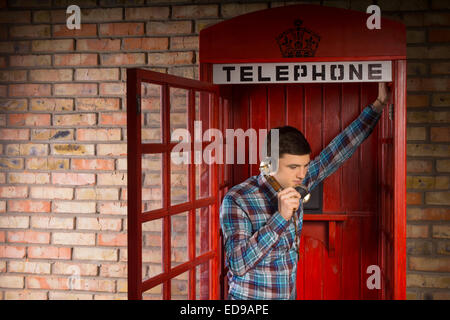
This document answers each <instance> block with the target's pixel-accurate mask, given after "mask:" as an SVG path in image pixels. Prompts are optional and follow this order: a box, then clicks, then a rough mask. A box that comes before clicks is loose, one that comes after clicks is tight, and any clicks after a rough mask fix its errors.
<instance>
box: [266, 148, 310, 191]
mask: <svg viewBox="0 0 450 320" xmlns="http://www.w3.org/2000/svg"><path fill="white" fill-rule="evenodd" d="M310 161H311V158H310V155H309V154H304V155H301V156H298V155H293V154H288V153H284V154H283V155H282V156H281V157H280V160H279V162H278V171H277V172H276V173H275V174H274V177H275V179H277V181H278V183H279V184H280V185H281V186H282V187H283V189H285V188H288V187H293V186H295V185H297V184H301V183H302V181H303V179H304V178H305V176H306V173H307V172H308V165H309V162H310Z"/></svg>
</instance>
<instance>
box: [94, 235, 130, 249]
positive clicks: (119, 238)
mask: <svg viewBox="0 0 450 320" xmlns="http://www.w3.org/2000/svg"><path fill="white" fill-rule="evenodd" d="M97 245H99V246H114V247H126V245H127V234H126V233H124V234H115V233H107V234H106V233H103V234H102V233H101V234H99V235H98V241H97Z"/></svg>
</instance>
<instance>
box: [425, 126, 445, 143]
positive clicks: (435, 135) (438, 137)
mask: <svg viewBox="0 0 450 320" xmlns="http://www.w3.org/2000/svg"><path fill="white" fill-rule="evenodd" d="M430 137H431V141H439V142H449V141H450V127H439V128H431V131H430Z"/></svg>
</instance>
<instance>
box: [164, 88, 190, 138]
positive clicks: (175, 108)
mask: <svg viewBox="0 0 450 320" xmlns="http://www.w3.org/2000/svg"><path fill="white" fill-rule="evenodd" d="M169 90H170V137H171V138H170V141H172V142H177V141H180V139H178V138H177V139H172V132H173V131H174V130H175V129H180V128H182V129H185V130H187V129H188V101H189V90H186V89H179V88H172V87H171V88H170V89H169Z"/></svg>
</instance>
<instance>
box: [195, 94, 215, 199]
mask: <svg viewBox="0 0 450 320" xmlns="http://www.w3.org/2000/svg"><path fill="white" fill-rule="evenodd" d="M211 99H212V95H211V94H209V93H205V92H196V93H195V110H196V112H195V120H196V121H199V122H197V124H196V126H194V127H196V128H197V127H198V128H199V129H198V131H199V134H198V135H199V138H198V139H199V140H202V141H203V140H205V141H203V142H205V143H206V145H209V144H210V142H209V139H210V137H208V136H205V137H204V136H203V134H204V132H205V131H206V130H208V129H209V128H210V125H209V110H210V103H211V102H212V100H211ZM197 150H198V151H197ZM195 151H196V153H195V199H201V198H207V197H209V196H210V195H211V193H210V190H209V188H210V186H209V170H210V167H211V165H209V164H208V163H207V162H206V161H205V156H206V157H207V159H209V154H210V152H206V153H205V151H204V148H203V147H202V145H199V146H196V148H195ZM204 153H205V154H204Z"/></svg>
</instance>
